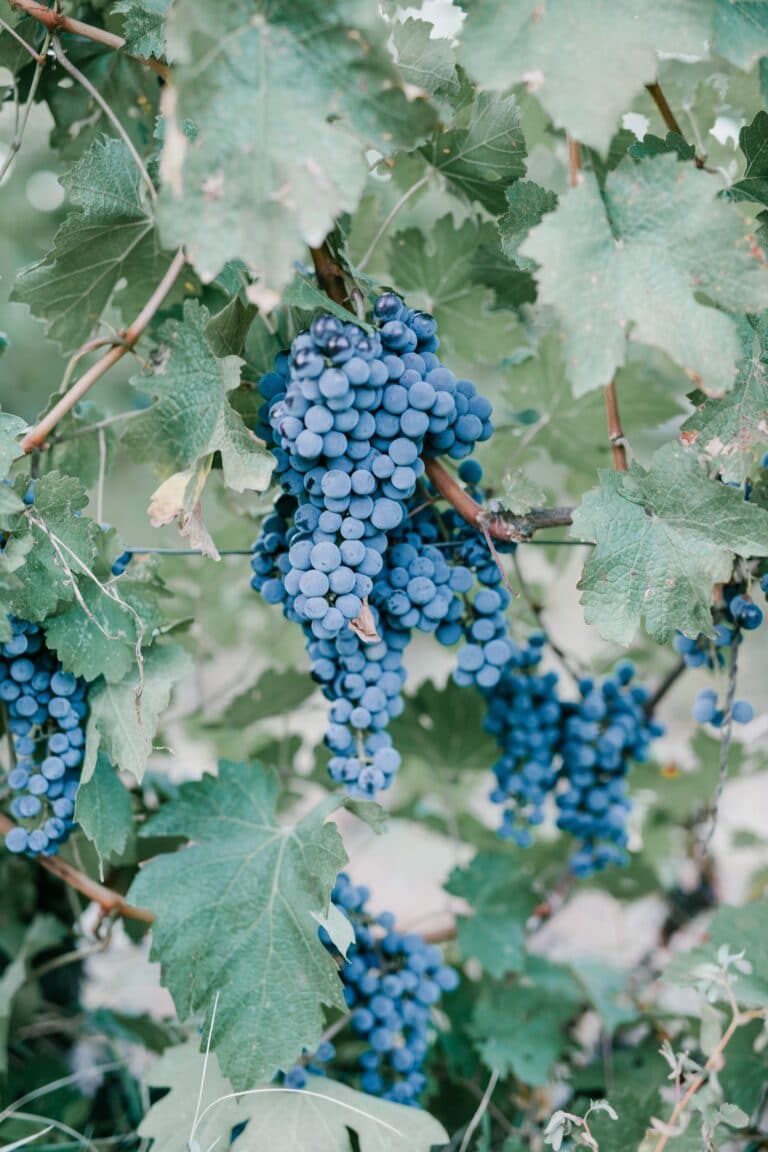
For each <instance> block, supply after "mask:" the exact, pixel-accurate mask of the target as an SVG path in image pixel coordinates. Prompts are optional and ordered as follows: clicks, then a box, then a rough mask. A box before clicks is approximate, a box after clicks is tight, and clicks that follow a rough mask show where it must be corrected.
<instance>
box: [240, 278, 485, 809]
mask: <svg viewBox="0 0 768 1152" xmlns="http://www.w3.org/2000/svg"><path fill="white" fill-rule="evenodd" d="M436 328H437V326H436V323H435V321H434V319H433V318H432V317H431V316H428V315H426V314H425V313H422V312H415V311H412V310H410V309H408V308H407V307H406V306H405V304H404V303H403V301H402V300H401V299H400V298H399V297H398V296H396V295H394V293H385V294H384V295H382V296H380V297H379V298H378V299H377V301H376V303H375V305H374V309H373V331H372V332H370V333H366V331H365V330H364V329H363V328H362V327H359V326H358V325H356V324H343V323H342V322H341V321H340V320H338V319H337V318H336V317H335V316H332V315H328V314H324V315H321V316H318V317H317V318H316V319H315V320H314V321H313V323H312V325H311V327H310V329H309V331H307V332H303V333H301V334H300V335H299V336H298V337H297V338H296V339H295V340H294V342H293V345H292V347H291V351H290V353H281V354H280V355H279V356H278V357H277V358H276V360H275V365H274V371H273V372H270V373H268V374H267V375H266V376H265V377H264V378H263V379H262V381H261V385H260V387H261V392H262V395H263V397H264V400H265V403H264V405H263V408H262V410H261V412H260V424H259V426H258V428H257V431H258V432H259V433H260V435H262V436H263V437H264V438H265V439H266V440H267V442H268V443H269V444H270V445H271V446H272V448H273V451H274V454H275V458H276V461H277V466H276V475H277V477H278V479H279V481H280V484H281V486H282V488H283V495H282V496H281V497H280V498H279V500H278V501H277V504H276V508H275V512H274V513H273V514H272V515H271V516H268V517H267V518H266V519H265V521H264V524H263V526H262V532H261V536H260V538H259V540H258V542H257V543H256V545H255V547H254V555H253V560H252V567H253V579H252V584H253V586H254V588H256V589H257V590H258V591H260V592H261V594H262V595H263V597H264V599H265V600H266V601H267V602H268V603H271V604H281V605H282V608H283V612H284V614H285V616H286V617H287V618H288V619H289V620H292V621H295V622H296V623H298V624H300V625H301V627H302V628H303V630H304V632H305V636H306V640H307V649H308V652H309V656H310V660H311V664H312V674H313V676H314V677H315V679H316V680H317V681H318V682H319V683H320V684H321V685H322V687H323V692H324V694H325V695H326V697H327V698H328V699H329V700H330V701H331V708H330V723H329V726H328V731H327V735H326V742H327V744H328V747H329V748H330V751H331V753H332V755H331V760H330V764H329V770H330V773H331V776H332V778H333V779H335V780H337V781H339V782H342V783H344V784H345V785H346V786H347V788H348V789H349V791H350V792H352V793H353V794H356V795H362V796H372V795H374V794H375V793H376V792H378V791H380V790H381V789H384V788H387V787H388V786H389V784H390V783H391V781H392V778H393V776H394V773H395V772H396V770H397V768H398V766H399V763H400V758H399V755H398V753H397V752H396V750H395V749H394V748H393V747H392V741H391V737H390V736H389V735H388V733H387V731H386V729H387V726H388V724H389V722H390V720H391V719H392V718H393V717H395V716H397V715H399V713H400V712H401V711H402V708H403V701H402V696H401V692H402V686H403V683H404V681H405V670H404V668H403V651H404V649H405V647H406V646H407V644H408V641H409V639H410V636H411V633H412V630H413V629H414V628H416V629H419V630H422V631H438V630H439V628H440V627H441V625H443V624H445V623H450V620H451V618H454V619H455V618H456V616H457V614H458V613H460V604H459V603H458V602H457V601H456V581H457V580H458V582H459V584H461V582H462V580H464V581H466V575H462V574H459V575H458V576H457V575H456V573H455V572H452V571H451V569H450V568H449V566H448V564H447V563H446V561H445V559H444V558H443V556H441V555H440V554H439V552H437V551H436V550H434V549H433V550H432V551H431V552H429V553H427V552H426V551H425V548H424V545H425V543H426V541H425V540H424V538H423V537H422V536H420V535H419V533H418V531H416V532H414V531H413V530H412V528H411V526H410V524H409V522H408V521H409V515H410V513H412V512H413V507H414V499H415V493H416V486H417V483H418V482H419V481H420V480H421V478H422V477H423V474H424V459H423V458H424V456H428V455H433V454H436V453H445V454H446V455H448V456H449V457H451V458H452V459H455V460H460V459H463V458H464V457H465V456H467V455H468V454H469V453H470V452H471V451H472V448H473V447H474V444H475V443H476V442H477V441H479V440H485V439H487V438H488V437H489V436H490V435H491V431H492V428H491V424H490V411H491V408H490V404H489V403H488V401H487V400H486V399H485V398H484V397H482V396H479V395H478V393H477V391H476V389H475V386H474V385H473V384H472V383H471V382H470V381H468V380H457V379H456V377H455V376H454V375H453V373H452V372H450V371H449V370H448V369H447V368H445V367H444V366H443V365H442V364H441V363H440V361H439V360H438V358H437V356H436V355H435V352H436V349H437V347H438V339H437V334H436ZM417 499H418V498H416V500H417ZM470 583H471V579H470Z"/></svg>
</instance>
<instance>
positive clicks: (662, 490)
mask: <svg viewBox="0 0 768 1152" xmlns="http://www.w3.org/2000/svg"><path fill="white" fill-rule="evenodd" d="M573 534H574V535H575V536H578V537H579V538H581V539H585V540H592V541H595V542H596V547H595V548H594V550H593V551H592V552H591V553H590V555H589V557H588V559H587V562H586V564H585V566H584V572H583V575H582V578H581V581H580V583H579V587H580V588H581V590H582V597H581V603H582V604H583V606H584V614H585V617H586V619H587V621H588V622H589V623H591V624H595V625H596V626H597V627H598V629H599V631H600V633H601V635H602V636H604V637H605V638H606V639H608V640H615V641H617V642H618V643H620V644H629V643H630V642H631V640H632V638H633V636H634V635H635V632H636V630H637V628H638V625H639V624H640V621H641V619H644V620H645V626H646V628H647V629H648V632H649V633H650V635H651V636H653V637H654V639H655V640H657V641H658V642H659V643H665V642H666V641H667V640H669V639H670V637H671V636H672V634H673V633H674V631H675V630H676V629H679V630H680V631H681V632H684V633H685V634H686V635H687V636H696V635H698V633H699V632H703V633H704V634H705V635H707V636H711V635H712V616H711V612H710V603H711V598H712V585H713V584H716V583H720V582H725V581H727V580H728V579H729V577H730V575H731V570H732V568H733V561H734V557H735V556H737V555H738V556H765V555H768V512H765V511H764V510H763V509H762V508H758V507H756V506H755V505H753V504H749V503H747V502H746V501H745V500H744V495H743V493H742V492H740V491H739V490H738V489H734V488H730V487H728V485H726V484H722V483H720V482H719V481H717V480H712V479H709V477H707V475H706V474H705V473H704V472H703V471H702V469H701V466H700V464H699V462H698V461H697V459H696V457H695V456H694V454H693V453H692V452H690V451H686V450H685V449H683V448H681V447H679V446H678V445H675V444H670V445H668V446H667V447H666V448H663V449H661V450H660V451H659V452H657V453H656V455H655V457H654V460H653V465H652V467H651V468H650V469H649V470H648V471H646V470H645V469H644V468H642V467H640V465H638V464H633V465H632V467H631V470H630V471H629V472H628V473H618V472H601V474H600V488H597V489H595V490H594V491H592V492H589V493H587V495H586V497H585V498H584V500H583V502H582V505H581V507H580V508H578V509H577V510H576V512H575V513H574V518H573Z"/></svg>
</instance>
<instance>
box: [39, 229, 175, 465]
mask: <svg viewBox="0 0 768 1152" xmlns="http://www.w3.org/2000/svg"><path fill="white" fill-rule="evenodd" d="M183 267H184V252H183V250H182V249H181V248H180V249H179V251H178V252H177V253H176V255H175V256H174V258H173V260H172V261H171V263H170V265H169V267H168V271H167V272H166V273H165V275H164V276H163V278H162V280H161V281H160V283H159V284H158V286H157V288H156V289H155V290H154V292H153V293H152V295H151V296H150V298H149V300H148V301H147V303H146V304H145V305H144V307H143V308H142V310H141V312H140V313H139V315H138V316H137V317H136V319H135V320H134V322H133V324H131V326H130V327H129V328H126V329H125V331H124V332H121V333H120V340H121V343H120V344H116V345H115V346H114V348H110V350H109V352H107V353H106V355H104V356H102V358H101V360H98V361H97V362H96V363H95V364H94V365H93V366H92V367H91V368H89V369H88V371H87V372H84V373H83V375H82V376H81V377H80V379H79V380H78V381H76V383H75V384H73V385H72V387H71V388H70V389H69V390H68V391H67V392H65V393H64V395H63V396H62V397H61V399H60V400H59V401H58V403H56V404H54V406H53V408H51V410H50V412H48V413H47V414H46V415H45V416H44V417H43V419H42V420H41V421H40V423H39V424H37V425H36V427H34V428H33V429H32V431H31V432H28V433H27V435H26V436H25V437H24V439H23V440H22V442H21V447H22V448H23V450H24V451H25V452H31V451H32V450H33V449H34V448H41V447H42V446H43V444H44V443H45V441H46V439H47V438H48V436H49V435H50V434H51V432H52V431H53V429H54V428H55V427H56V425H57V424H58V423H59V421H60V420H61V419H62V418H63V417H64V416H66V414H67V412H69V411H71V409H72V408H74V406H75V404H77V403H78V401H80V400H82V398H83V396H85V394H86V392H87V391H88V390H89V388H91V387H92V386H93V385H94V384H95V383H96V381H97V380H99V379H100V378H101V377H102V376H103V375H104V373H105V372H107V371H109V369H110V368H111V367H112V365H113V364H117V362H118V361H119V360H122V358H123V356H125V355H126V353H127V352H130V350H131V349H132V348H133V346H134V345H135V344H136V343H137V341H138V340H139V337H140V336H141V335H142V333H143V332H144V329H145V328H146V327H147V325H148V324H149V322H150V320H151V319H152V317H153V316H154V315H155V313H156V312H157V310H158V309H159V308H160V306H161V304H162V303H163V301H164V300H165V298H166V296H167V295H168V293H169V292H170V290H171V288H172V287H173V285H174V284H175V282H176V279H177V277H178V275H179V273H180V272H181V270H182V268H183Z"/></svg>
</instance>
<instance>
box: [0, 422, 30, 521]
mask: <svg viewBox="0 0 768 1152" xmlns="http://www.w3.org/2000/svg"><path fill="white" fill-rule="evenodd" d="M26 430H27V424H26V421H25V420H22V419H21V418H20V417H19V416H12V415H11V414H10V413H8V412H0V480H4V479H5V478H6V477H7V475H8V472H9V469H10V467H11V464H13V462H14V460H18V458H19V457H20V456H23V455H24V453H23V452H22V450H21V446H20V445H19V437H20V436H22V435H23V434H24V432H26ZM23 507H24V503H23V501H22V499H21V497H20V496H19V494H18V493H17V492H14V490H13V488H11V487H10V486H9V485H8V484H0V517H5V516H8V515H10V514H12V513H14V512H19V511H21V509H22V508H23Z"/></svg>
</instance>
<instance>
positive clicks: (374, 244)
mask: <svg viewBox="0 0 768 1152" xmlns="http://www.w3.org/2000/svg"><path fill="white" fill-rule="evenodd" d="M428 183H429V173H428V172H425V173H424V175H423V176H422V177H421V179H420V180H417V181H416V183H415V184H412V185H411V187H410V188H409V189H408V190H407V191H406V192H403V194H402V196H401V197H400V199H399V200H398V201H397V203H396V204H395V206H394V208H392V210H391V211H390V212H389V213H388V214H387V216H386V218H385V220H384V221H383V223H382V225H381V227H380V228H379V230H378V232H377V233H376V235H375V236H374V238H373V240H371V242H370V244H369V245H368V247H367V248H366V250H365V253H364V255H363V256H362V257H361V259H360V261H359V262H358V265H357V271H358V272H364V271H365V269H366V268H367V267H368V262H369V261H370V259H371V256H373V254H374V252H375V251H376V249H377V248H378V246H379V243H380V242H381V238H382V236H384V235H385V233H386V231H387V229H388V228H389V226H390V224H391V223H392V221H393V220H394V218H395V216H397V214H398V212H399V211H400V209H401V208H404V207H405V205H406V204H407V203H408V201H409V200H410V199H411V197H412V196H415V195H416V193H417V192H420V191H421V189H422V188H424V187H425V185H426V184H428Z"/></svg>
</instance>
